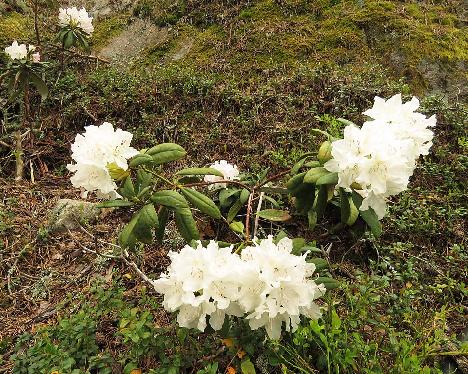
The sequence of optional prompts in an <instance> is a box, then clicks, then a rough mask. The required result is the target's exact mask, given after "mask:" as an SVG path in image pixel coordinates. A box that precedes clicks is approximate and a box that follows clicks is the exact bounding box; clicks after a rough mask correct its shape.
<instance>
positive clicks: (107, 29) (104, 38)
mask: <svg viewBox="0 0 468 374" xmlns="http://www.w3.org/2000/svg"><path fill="white" fill-rule="evenodd" d="M127 21H128V15H126V14H117V15H115V16H112V17H109V18H105V19H102V20H99V22H95V28H94V33H93V36H92V42H93V46H94V47H95V48H96V49H99V48H102V47H104V46H105V45H106V43H107V42H108V41H109V40H110V39H111V38H113V37H114V36H116V35H118V34H120V33H121V32H122V31H123V30H124V29H125V27H126V26H127Z"/></svg>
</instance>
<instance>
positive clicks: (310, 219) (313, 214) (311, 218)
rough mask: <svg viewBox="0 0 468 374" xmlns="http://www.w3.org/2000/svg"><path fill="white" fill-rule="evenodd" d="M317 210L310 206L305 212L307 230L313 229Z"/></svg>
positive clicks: (315, 223)
mask: <svg viewBox="0 0 468 374" xmlns="http://www.w3.org/2000/svg"><path fill="white" fill-rule="evenodd" d="M317 218H318V217H317V212H316V211H315V209H313V208H311V209H309V211H308V212H307V222H308V224H309V230H313V229H315V226H316V225H317Z"/></svg>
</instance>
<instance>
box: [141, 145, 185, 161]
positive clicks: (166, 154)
mask: <svg viewBox="0 0 468 374" xmlns="http://www.w3.org/2000/svg"><path fill="white" fill-rule="evenodd" d="M146 154H148V155H150V156H151V157H153V163H154V164H156V165H161V164H164V163H166V162H171V161H176V160H179V159H181V158H182V157H184V156H185V155H186V154H187V152H185V149H183V148H182V147H181V146H180V145H178V144H175V143H162V144H158V145H156V146H154V147H152V148H150V149H148V150H147V151H146Z"/></svg>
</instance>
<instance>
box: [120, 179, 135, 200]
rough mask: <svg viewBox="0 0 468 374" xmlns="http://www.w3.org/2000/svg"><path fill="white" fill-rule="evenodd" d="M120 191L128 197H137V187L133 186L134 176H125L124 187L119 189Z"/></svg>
mask: <svg viewBox="0 0 468 374" xmlns="http://www.w3.org/2000/svg"><path fill="white" fill-rule="evenodd" d="M119 193H120V194H121V195H122V196H123V197H126V198H127V199H129V198H132V197H135V188H134V186H133V182H132V178H130V176H128V177H127V178H125V180H124V182H123V184H122V187H121V188H120V189H119Z"/></svg>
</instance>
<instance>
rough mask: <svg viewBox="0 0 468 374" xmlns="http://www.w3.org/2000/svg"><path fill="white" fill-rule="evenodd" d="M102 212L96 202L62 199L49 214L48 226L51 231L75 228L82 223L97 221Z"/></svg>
mask: <svg viewBox="0 0 468 374" xmlns="http://www.w3.org/2000/svg"><path fill="white" fill-rule="evenodd" d="M100 213H101V210H100V208H98V207H97V204H96V203H91V202H88V201H82V200H71V199H60V200H59V201H58V202H57V204H56V205H55V207H54V208H53V210H52V212H51V213H50V215H49V221H48V224H47V227H48V229H49V230H50V231H51V232H61V231H67V230H74V229H76V228H78V227H80V225H86V224H89V223H94V222H96V220H97V219H98V217H99V215H100Z"/></svg>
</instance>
